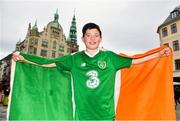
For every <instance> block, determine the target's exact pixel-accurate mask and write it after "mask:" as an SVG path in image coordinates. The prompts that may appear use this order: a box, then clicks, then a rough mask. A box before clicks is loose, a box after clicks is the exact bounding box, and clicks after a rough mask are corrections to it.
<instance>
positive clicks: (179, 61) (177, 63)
mask: <svg viewBox="0 0 180 121" xmlns="http://www.w3.org/2000/svg"><path fill="white" fill-rule="evenodd" d="M175 69H176V70H180V59H177V60H175Z"/></svg>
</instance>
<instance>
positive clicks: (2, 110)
mask: <svg viewBox="0 0 180 121" xmlns="http://www.w3.org/2000/svg"><path fill="white" fill-rule="evenodd" d="M176 110H177V111H176V119H177V120H180V105H178V106H177V108H176ZM6 111H7V106H3V105H2V104H0V121H6ZM1 114H2V115H1Z"/></svg>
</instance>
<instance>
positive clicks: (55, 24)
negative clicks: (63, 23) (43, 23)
mask: <svg viewBox="0 0 180 121" xmlns="http://www.w3.org/2000/svg"><path fill="white" fill-rule="evenodd" d="M58 19H59V14H58V8H57V9H56V13H55V14H54V21H53V23H52V26H53V27H55V28H59V22H58Z"/></svg>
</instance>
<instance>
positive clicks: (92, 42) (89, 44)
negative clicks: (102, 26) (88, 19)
mask: <svg viewBox="0 0 180 121" xmlns="http://www.w3.org/2000/svg"><path fill="white" fill-rule="evenodd" d="M101 39H102V38H101V37H100V33H99V31H98V30H97V29H87V31H86V33H85V35H84V37H82V40H83V42H84V44H85V46H86V49H90V50H96V49H97V48H99V44H100V42H101Z"/></svg>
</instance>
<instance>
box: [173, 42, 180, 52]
mask: <svg viewBox="0 0 180 121" xmlns="http://www.w3.org/2000/svg"><path fill="white" fill-rule="evenodd" d="M173 50H174V51H178V50H179V41H178V40H176V41H173Z"/></svg>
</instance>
